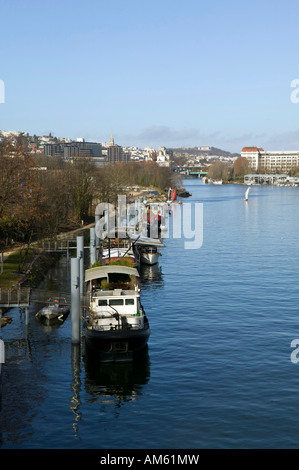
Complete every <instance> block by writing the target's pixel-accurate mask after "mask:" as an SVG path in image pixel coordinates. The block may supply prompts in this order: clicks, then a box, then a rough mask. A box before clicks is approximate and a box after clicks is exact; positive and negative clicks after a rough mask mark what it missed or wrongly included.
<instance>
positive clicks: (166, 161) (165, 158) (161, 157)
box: [157, 147, 173, 167]
mask: <svg viewBox="0 0 299 470" xmlns="http://www.w3.org/2000/svg"><path fill="white" fill-rule="evenodd" d="M172 156H173V153H172V151H170V150H167V148H166V147H160V148H159V149H158V151H157V163H158V165H160V166H168V167H170V166H171V157H172Z"/></svg>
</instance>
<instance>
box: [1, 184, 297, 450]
mask: <svg viewBox="0 0 299 470" xmlns="http://www.w3.org/2000/svg"><path fill="white" fill-rule="evenodd" d="M184 183H185V187H186V189H187V190H189V191H190V192H191V193H192V197H191V198H189V199H185V200H183V202H184V203H185V204H187V203H188V204H190V203H191V202H202V203H203V211H204V227H203V245H202V247H201V248H200V249H197V250H186V249H184V239H176V238H168V239H165V244H166V246H165V248H164V249H163V256H162V257H161V258H160V263H159V265H158V266H155V267H147V268H144V269H143V271H142V284H143V289H142V300H143V306H144V308H145V310H146V312H147V314H148V317H149V320H150V325H151V337H150V340H149V345H148V350H147V351H146V352H145V354H144V355H143V356H142V357H140V360H139V361H138V362H136V363H133V364H122V365H105V366H101V367H98V366H97V365H94V364H92V363H90V362H88V361H86V360H85V356H84V348H78V347H72V345H71V339H70V338H71V317H70V316H69V317H68V318H67V320H66V321H65V322H64V323H63V324H62V325H60V327H59V328H55V329H52V328H45V327H43V326H42V325H41V324H40V323H38V321H37V320H36V319H35V316H34V315H35V312H36V311H37V310H38V309H39V308H40V306H38V305H34V304H32V305H31V307H30V311H29V317H30V318H29V324H28V325H26V322H25V316H24V314H23V313H20V312H19V310H13V311H11V312H10V315H11V316H13V322H12V324H10V325H8V326H6V327H5V328H3V329H2V337H3V339H4V341H5V344H6V364H5V366H4V377H3V383H2V401H1V411H0V419H1V422H0V447H1V448H3V449H25V448H28V449H44V448H49V449H54V448H55V449H57V448H66V449H68V448H78V449H113V448H114V449H131V448H133V449H138V448H140V449H154V448H157V449H167V448H171V449H174V448H178V449H184V448H185V449H186V448H197V449H201V448H261V447H262V448H298V447H299V393H298V390H299V363H298V364H295V363H293V362H292V361H291V352H292V348H291V347H290V344H291V341H292V340H293V339H295V338H299V307H298V306H299V284H298V279H299V262H298V261H299V252H298V233H299V216H298V206H299V188H276V187H262V186H254V187H252V189H251V192H250V195H249V201H248V203H245V202H244V200H243V197H244V192H245V187H244V186H243V185H223V186H211V185H203V184H202V183H201V181H200V180H186V181H185V182H184ZM182 207H183V209H184V206H182ZM176 212H177V211H176V210H173V213H172V215H171V223H172V220H174V219H175V217H177V216H178V214H177V213H176ZM68 285H69V272H68V266H67V262H66V259H65V258H63V259H62V260H61V261H60V263H59V264H58V265H57V267H56V269H54V270H52V271H51V272H49V273H48V275H47V278H46V279H45V282H44V286H47V287H48V288H49V289H55V288H57V287H62V288H63V287H65V288H68ZM298 356H299V355H298Z"/></svg>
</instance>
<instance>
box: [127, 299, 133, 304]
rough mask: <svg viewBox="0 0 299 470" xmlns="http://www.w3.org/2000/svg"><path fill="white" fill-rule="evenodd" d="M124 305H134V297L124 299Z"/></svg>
mask: <svg viewBox="0 0 299 470" xmlns="http://www.w3.org/2000/svg"><path fill="white" fill-rule="evenodd" d="M125 303H126V305H134V299H126V301H125Z"/></svg>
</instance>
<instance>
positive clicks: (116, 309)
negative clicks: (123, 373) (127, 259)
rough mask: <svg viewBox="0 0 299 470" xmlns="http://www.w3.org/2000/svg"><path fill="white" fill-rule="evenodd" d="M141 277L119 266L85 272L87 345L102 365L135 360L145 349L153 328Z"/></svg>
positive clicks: (132, 268) (133, 271)
mask: <svg viewBox="0 0 299 470" xmlns="http://www.w3.org/2000/svg"><path fill="white" fill-rule="evenodd" d="M138 277H139V273H138V271H137V269H136V268H135V267H130V266H121V265H118V264H112V265H105V266H98V267H93V268H90V269H87V270H86V271H85V282H86V283H87V303H88V306H87V309H86V315H85V321H84V325H85V343H86V348H87V351H88V352H93V353H94V354H96V355H97V356H98V357H99V359H100V360H101V361H105V362H110V361H112V362H113V361H129V360H133V358H134V356H135V355H136V354H137V353H138V351H140V350H142V349H143V348H145V346H146V345H147V342H148V338H149V336H150V327H149V322H148V319H147V317H146V315H145V312H144V310H143V307H142V305H141V300H140V287H139V283H138Z"/></svg>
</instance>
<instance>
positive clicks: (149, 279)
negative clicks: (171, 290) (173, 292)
mask: <svg viewBox="0 0 299 470" xmlns="http://www.w3.org/2000/svg"><path fill="white" fill-rule="evenodd" d="M139 272H140V280H141V283H142V284H144V285H147V286H148V285H150V284H151V287H152V288H153V289H159V288H161V287H162V286H163V274H162V268H161V266H160V265H159V263H157V264H154V265H152V266H151V265H148V264H141V265H140V270H139Z"/></svg>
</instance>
